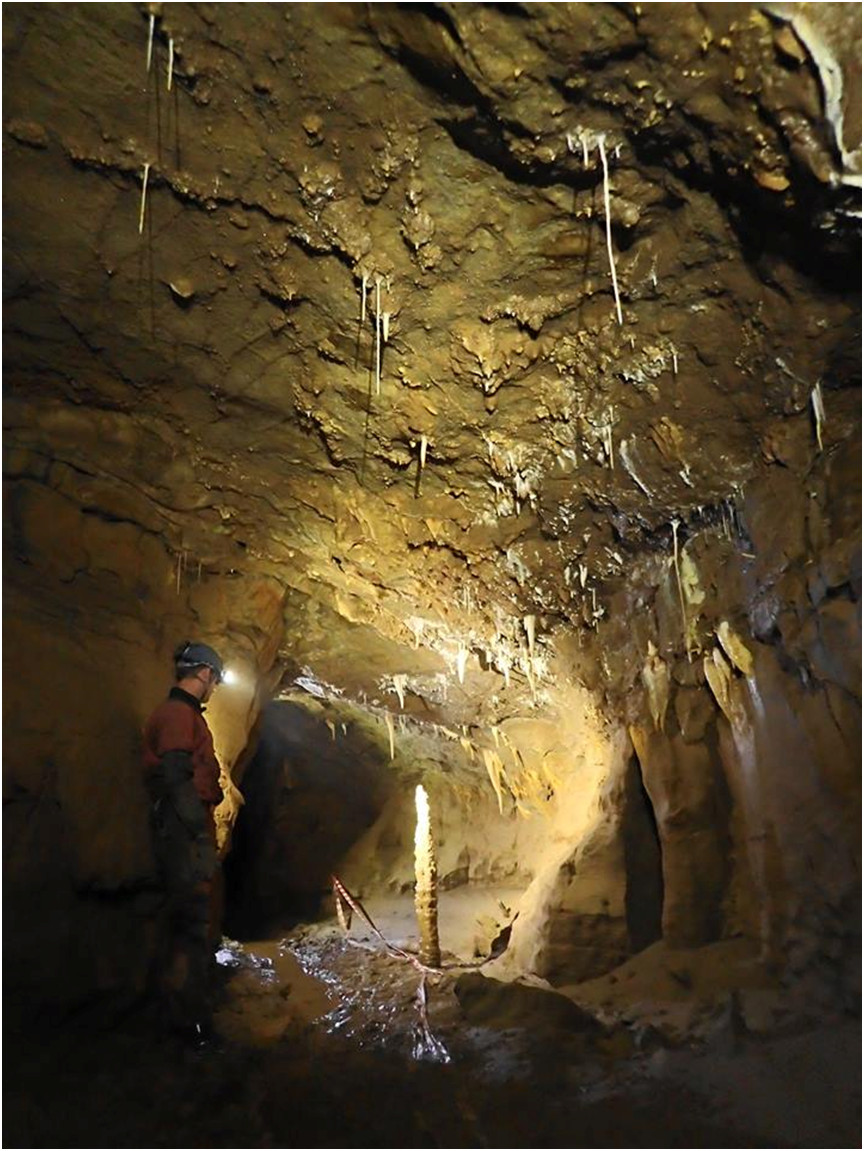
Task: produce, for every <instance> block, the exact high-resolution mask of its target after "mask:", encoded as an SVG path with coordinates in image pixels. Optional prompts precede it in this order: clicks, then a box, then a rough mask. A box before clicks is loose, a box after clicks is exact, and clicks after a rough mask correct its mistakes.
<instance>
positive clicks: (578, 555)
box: [3, 4, 861, 999]
mask: <svg viewBox="0 0 864 1151" xmlns="http://www.w3.org/2000/svg"><path fill="white" fill-rule="evenodd" d="M151 16H152V17H153V19H152V22H151V19H150V17H151ZM151 28H152V31H153V41H152V44H151V45H150V55H151V57H152V59H151V67H150V68H149V70H148V67H147V65H146V63H145V61H146V59H147V53H148V48H147V45H148V31H149V30H150V29H151ZM3 30H4V97H5V101H4V125H3V128H4V131H3V147H4V158H5V159H6V173H7V179H6V181H5V182H4V221H5V224H6V244H5V246H4V277H5V279H4V291H5V296H4V300H5V306H4V333H5V342H4V359H5V376H4V386H5V389H6V394H5V402H4V427H5V435H4V469H5V470H4V491H5V496H6V504H5V513H4V514H5V520H4V523H5V527H6V530H5V533H4V546H5V549H6V550H5V559H4V562H5V571H4V576H5V580H6V599H5V604H4V610H5V615H6V620H7V623H6V626H7V644H6V647H5V648H4V658H5V661H6V664H5V668H4V676H5V681H6V684H5V686H6V691H7V707H6V709H5V716H4V727H5V733H6V738H7V759H6V763H5V765H4V799H5V802H6V808H5V812H6V819H7V826H8V827H9V829H10V831H9V834H8V836H7V839H6V841H5V843H6V852H7V857H8V866H7V877H6V882H7V888H8V891H9V893H10V903H9V905H8V906H9V908H11V909H14V911H15V915H16V918H19V919H20V921H21V922H22V923H23V924H24V925H25V926H24V927H23V928H22V929H21V930H20V931H16V932H15V933H14V934H13V935H12V936H11V938H9V939H8V943H7V945H8V947H9V952H8V955H9V963H10V968H9V969H10V971H11V972H12V973H13V975H14V979H13V983H15V984H16V985H17V984H20V985H21V986H22V987H26V988H28V989H29V990H30V991H31V992H32V993H33V996H34V997H44V998H56V999H70V998H74V997H76V996H80V995H82V994H85V993H86V991H87V988H88V987H89V988H103V989H104V988H120V987H122V986H123V985H124V984H133V985H134V986H135V987H140V986H141V984H142V980H143V971H144V967H145V962H144V956H145V954H146V951H147V943H146V939H147V937H148V932H151V931H152V926H151V921H152V900H151V893H150V888H149V883H150V880H149V869H150V862H149V857H148V848H147V842H146V834H145V831H144V814H145V812H144V797H143V792H142V790H141V788H140V785H139V781H138V777H137V774H136V767H135V764H136V761H137V743H136V740H137V734H136V733H137V732H138V731H139V730H140V725H141V723H142V722H143V719H144V717H145V716H146V714H147V712H148V710H149V709H150V707H151V706H152V705H153V704H154V703H155V702H156V700H157V699H158V698H159V696H160V695H161V694H162V692H163V691H164V688H165V687H166V686H167V678H168V677H167V666H168V657H169V654H170V651H171V649H172V648H173V646H174V644H175V643H176V642H177V641H178V640H179V639H182V638H185V637H186V635H188V634H190V633H191V632H196V633H198V634H199V635H202V637H203V638H209V639H211V640H212V641H213V642H214V643H215V644H216V646H217V647H220V648H226V653H227V654H228V656H229V657H230V658H231V659H232V660H234V661H236V662H237V664H238V666H240V667H241V668H243V669H244V670H245V674H246V685H245V688H241V690H239V691H238V692H237V693H236V694H234V695H231V696H230V697H229V696H227V695H222V696H221V698H220V699H219V700H218V701H217V703H216V704H214V708H213V713H212V718H213V723H214V728H215V730H216V735H217V743H218V745H219V748H220V751H221V752H222V754H223V757H224V760H225V763H226V766H228V767H229V768H231V767H232V766H233V767H234V769H235V774H236V779H237V782H238V783H239V784H240V787H241V789H242V786H243V782H242V777H243V775H244V773H245V772H246V771H247V770H250V765H251V764H252V762H253V760H252V751H253V749H252V748H251V747H250V748H249V749H248V751H247V752H246V753H244V752H243V751H242V749H243V747H244V745H245V743H246V741H247V739H248V732H249V731H250V729H251V728H252V725H253V723H254V719H255V713H256V709H257V707H258V705H259V703H260V702H261V700H262V699H263V698H264V697H266V696H267V694H268V690H269V688H270V687H271V686H274V687H275V679H276V678H277V673H276V672H274V676H273V680H274V683H273V684H271V682H270V681H269V680H268V676H269V675H270V669H271V668H276V667H277V664H278V669H284V670H285V677H284V681H283V684H282V688H281V689H280V690H281V692H282V694H284V693H285V692H286V691H287V692H288V696H287V697H286V698H289V697H290V698H289V702H291V701H293V702H294V703H296V698H295V696H294V695H292V692H293V691H294V687H295V686H296V683H297V681H298V679H299V678H308V677H309V676H312V677H313V678H314V677H317V681H318V682H319V683H323V684H324V685H325V696H326V706H325V707H324V708H323V710H322V711H321V714H316V715H313V716H312V719H311V720H309V724H308V725H307V726H304V725H303V724H301V725H300V726H299V727H298V731H300V732H301V733H302V739H301V740H300V743H299V744H297V745H296V746H295V748H294V751H293V753H292V754H291V755H289V756H287V757H286V759H287V763H288V767H287V768H285V762H283V763H280V764H277V765H276V766H274V767H273V769H272V774H271V775H269V776H268V777H267V779H268V784H267V788H265V792H266V793H267V794H272V792H269V791H268V788H273V789H274V791H275V792H276V795H277V800H276V803H277V807H276V812H275V814H274V813H273V812H272V811H270V810H269V807H268V806H267V804H265V808H267V811H266V812H265V815H266V820H267V821H268V822H267V826H268V828H269V829H270V830H268V831H267V835H266V836H265V838H266V840H267V851H268V852H270V855H269V856H268V855H267V854H266V853H265V855H263V856H262V857H261V858H260V859H259V860H258V861H257V862H256V863H255V864H254V866H253V867H252V869H251V870H250V872H249V875H248V876H247V877H246V879H247V883H249V882H252V880H253V877H254V887H255V890H256V892H257V891H258V890H259V889H260V893H261V895H262V903H263V910H266V911H267V914H271V913H272V914H275V913H276V911H278V909H279V907H280V906H281V905H282V903H283V902H284V900H285V898H286V894H287V896H289V897H294V896H297V895H298V894H304V893H305V895H308V896H311V895H312V894H314V892H313V888H314V890H315V891H317V890H318V889H319V886H320V883H321V875H322V874H323V871H324V868H323V860H319V859H317V858H316V855H315V848H314V844H315V842H316V837H317V836H319V835H321V834H326V830H327V825H328V821H329V825H330V830H333V828H334V827H335V825H336V822H337V821H338V818H339V815H338V805H337V803H336V799H335V796H336V795H338V789H333V788H325V789H322V790H321V792H320V794H319V795H318V796H316V795H315V794H312V793H314V791H315V787H314V779H315V776H314V763H315V753H314V751H312V750H310V749H311V748H314V747H321V746H322V744H321V740H322V739H323V740H324V743H325V744H326V745H327V754H326V756H325V755H323V752H322V757H323V759H324V760H325V761H326V765H327V768H328V770H329V771H335V770H336V768H337V767H338V765H339V763H340V762H341V758H340V757H341V756H342V755H343V753H344V755H345V756H346V758H347V761H348V762H349V763H350V760H351V757H352V756H357V757H358V762H360V763H361V764H362V765H363V770H361V772H360V774H359V776H358V777H357V780H356V783H357V786H358V787H361V786H362V787H363V788H366V787H367V786H368V789H369V791H370V793H371V795H372V796H373V797H374V802H373V803H372V804H371V806H368V807H363V814H362V818H358V819H356V820H353V821H349V822H348V823H347V824H345V825H343V826H342V827H341V829H340V832H339V836H338V837H336V838H337V840H338V843H339V844H340V850H341V846H342V845H344V847H345V851H346V857H345V858H344V859H343V860H342V861H341V863H340V866H341V865H343V864H344V867H345V870H346V875H348V876H350V877H351V881H352V882H354V883H356V884H357V885H358V886H359V887H360V888H362V889H363V890H367V889H368V890H370V891H374V890H386V889H389V888H391V887H393V886H395V887H397V888H398V887H404V885H405V884H406V883H409V882H410V866H409V856H410V824H411V812H410V805H409V803H408V801H407V798H406V797H407V796H408V794H409V792H410V788H411V786H412V785H413V782H416V780H417V779H419V778H424V777H425V778H427V779H428V780H429V783H430V788H431V789H432V790H433V793H435V796H436V803H437V807H438V810H439V812H440V815H441V819H442V829H443V830H442V835H441V840H442V842H441V850H442V866H443V869H444V872H445V874H447V875H451V876H464V877H465V878H466V879H467V881H468V882H469V883H483V882H495V883H498V882H501V881H507V882H510V881H515V882H516V883H517V884H518V885H520V886H522V888H523V892H524V894H523V900H524V905H523V907H522V910H521V912H520V916H519V919H518V920H517V921H516V925H515V926H514V933H513V942H512V947H511V954H512V962H513V970H514V971H525V970H527V971H534V972H535V973H537V974H541V975H547V976H549V977H550V978H554V979H556V980H566V979H568V978H581V977H584V976H585V975H586V974H590V973H594V972H596V971H597V970H600V969H602V968H603V967H604V966H609V965H612V964H614V963H615V962H617V961H618V959H620V957H621V956H622V955H623V954H625V953H627V952H629V951H632V950H633V949H634V948H636V947H638V946H643V945H644V944H645V943H646V942H649V941H650V940H651V939H652V938H653V937H654V934H655V933H656V931H658V930H661V931H662V933H663V936H664V938H665V939H666V940H667V941H668V942H669V943H670V944H672V945H674V946H687V947H692V946H698V945H701V944H704V943H708V942H710V941H712V940H714V939H718V938H725V937H728V936H730V935H739V934H740V935H743V936H745V937H746V938H748V939H752V940H753V942H754V944H755V945H756V946H757V947H759V948H761V949H762V951H763V953H764V955H765V956H766V958H769V959H770V960H771V962H772V963H774V964H776V965H779V966H780V967H782V968H786V969H789V970H793V969H794V970H795V971H798V972H806V971H810V970H819V971H824V972H825V973H826V974H827V976H828V978H829V980H831V979H833V980H834V981H835V983H836V982H837V981H838V980H839V982H840V983H841V984H843V983H844V981H846V980H847V978H848V976H849V973H850V967H854V964H855V955H856V954H857V952H856V948H857V947H858V944H857V941H856V938H855V936H856V932H857V926H856V921H855V914H854V912H853V910H850V909H852V908H854V903H855V892H856V891H857V889H858V884H859V871H860V850H859V843H860V832H859V819H858V813H859V812H860V782H859V775H858V765H859V763H860V699H861V693H860V659H859V652H860V591H861V580H860V548H861V539H860V404H861V399H860V227H859V220H860V131H861V117H860V25H859V23H858V21H857V14H856V10H855V9H854V8H853V6H851V5H837V4H823V5H818V6H810V7H807V6H802V5H791V6H783V7H782V8H780V7H779V6H775V5H760V6H755V5H752V6H749V5H675V6H674V8H673V7H672V6H671V5H670V6H667V5H664V4H652V5H644V6H639V5H630V4H620V5H619V4H614V5H600V4H590V5H588V4H584V5H583V4H572V5H560V4H555V5H545V4H536V5H531V6H522V5H498V6H496V5H475V4H460V5H448V4H434V5H422V6H420V5H413V6H407V7H405V6H399V5H391V4H376V5H372V6H367V5H358V4H346V5H302V4H301V5H278V4H274V5H259V6H254V7H253V6H249V5H244V6H240V5H231V4H223V5H207V4H174V5H171V6H165V7H163V8H161V9H154V10H153V11H152V12H151V11H150V10H149V9H148V8H145V7H142V6H134V5H107V6H98V7H97V6H94V5H83V4H81V5H79V4H65V5H17V6H13V7H12V8H10V9H9V14H8V18H6V19H4V29H3ZM169 58H170V60H171V62H172V69H173V70H172V73H171V86H170V88H169V86H168V83H167V68H168V60H169ZM601 142H602V144H603V146H604V148H605V157H606V165H608V168H609V172H608V177H609V178H608V180H607V179H606V175H607V173H606V172H605V165H604V163H603V162H602V161H601V152H600V145H601ZM145 177H146V180H145ZM145 182H146V195H145V189H144V184H145ZM607 217H608V223H609V230H608V232H607V227H606V225H607ZM610 251H611V253H612V255H613V258H614V259H615V260H616V261H617V278H616V281H615V289H614V290H613V284H612V279H611V276H610V272H611V268H610V264H609V252H610ZM615 291H618V292H619V295H620V298H618V297H616V295H615ZM379 293H380V296H381V300H382V304H381V307H380V308H379V307H378V302H377V296H378V294H379ZM619 309H620V310H619ZM382 312H383V314H386V316H387V317H388V319H387V328H388V333H387V337H386V338H384V341H383V348H381V347H380V346H377V345H380V343H381V336H382V335H383V333H382V329H381V323H383V316H382V319H381V323H379V314H380V313H382ZM376 342H377V344H376ZM379 352H380V356H379ZM379 361H380V364H381V370H382V375H381V376H380V377H379V374H378V373H377V372H376V364H377V363H378V362H379ZM178 580H179V592H178V590H177V589H178ZM529 621H530V622H529ZM253 680H254V685H253V682H252V681H253ZM397 681H398V683H399V688H398V690H397ZM97 683H98V690H97V689H96V687H95V685H96V684H97ZM397 696H398V697H399V705H398V707H397V702H396V701H397ZM403 696H404V699H403V698H402V697H403ZM343 711H344V713H345V714H343ZM385 711H386V712H389V713H390V715H391V723H393V724H395V729H396V730H395V743H396V749H395V757H394V759H393V760H392V761H391V758H390V752H389V734H388V730H387V727H386V722H385ZM571 713H572V715H571ZM311 714H312V713H310V715H311ZM573 716H575V717H576V718H575V719H574V718H573ZM591 716H595V717H596V716H602V717H604V719H603V720H602V721H600V720H597V719H590V718H586V717H591ZM328 719H329V720H330V722H332V723H333V730H334V731H335V733H336V739H335V740H334V739H332V733H331V730H330V728H329V727H328V722H327V721H328ZM343 720H344V721H345V722H346V726H347V728H348V731H347V732H344V733H343V732H342V729H341V723H342V722H343ZM403 721H404V726H403ZM583 721H584V724H585V726H584V727H582V726H580V725H582V724H583ZM305 723H306V721H305V720H304V724H305ZM352 724H353V725H354V726H353V727H352ZM574 724H575V727H574V726H572V725H574ZM550 726H551V728H552V729H556V731H557V729H559V728H560V729H561V732H563V733H566V738H564V739H563V746H562V747H557V743H559V742H562V738H561V737H560V736H559V735H557V734H555V731H550ZM508 732H509V733H510V734H509V735H508V739H509V740H510V744H509V745H508V744H506V743H504V742H503V740H502V733H503V734H507V733H508ZM349 733H350V734H349ZM496 733H497V734H496ZM343 737H344V738H343ZM328 740H329V741H330V742H329V743H328ZM463 741H464V743H463ZM295 742H296V741H295ZM330 744H333V746H332V747H331V746H330ZM106 749H107V751H106ZM337 749H338V751H337ZM486 753H488V754H486ZM517 753H518V754H517ZM634 755H635V759H634ZM495 757H497V758H495ZM106 762H107V766H106ZM277 767H278V770H277ZM280 773H281V774H280ZM292 773H293V774H292ZM502 773H503V775H502ZM634 773H636V774H634ZM637 775H638V778H637ZM298 778H299V780H300V784H301V785H302V786H299V787H298V786H296V785H297V780H298ZM292 780H293V782H292ZM310 780H311V781H312V783H311V784H310V786H309V788H308V789H307V787H306V785H307V783H309V781H310ZM285 781H287V786H283V784H284V783H285ZM250 782H251V779H250ZM511 784H512V787H511ZM352 786H353V785H352ZM496 787H497V790H498V791H499V792H500V794H501V798H500V801H499V798H498V796H497V795H496ZM349 791H350V789H349ZM324 792H326V793H327V795H326V796H325V795H324ZM645 796H647V797H648V802H649V803H650V810H648V809H647V808H646V807H645V798H644V797H645ZM319 799H321V800H322V802H323V809H321V806H320V805H319ZM239 803H240V799H239V798H238V796H237V795H235V794H233V793H232V796H231V799H230V800H229V801H228V802H227V803H226V805H225V808H224V809H223V811H222V812H221V813H220V824H221V828H220V829H221V834H222V838H223V842H224V844H225V845H226V847H227V846H228V844H229V842H230V828H231V823H232V819H233V816H234V815H236V811H237V806H238V804H239ZM251 806H252V804H251V802H250V807H251ZM361 806H362V805H361ZM520 808H521V809H524V811H523V810H520ZM247 814H249V813H247ZM319 816H320V820H319ZM316 820H319V822H316ZM370 821H371V822H370ZM250 822H251V816H250ZM298 824H299V825H300V826H299V832H300V834H299V836H298V834H297V833H298ZM655 826H656V835H657V841H656V842H659V847H660V852H661V855H660V860H659V865H660V871H661V873H662V874H661V875H660V876H659V877H657V875H656V874H655V873H656V870H657V865H658V860H657V857H656V843H655V839H654V828H655ZM274 828H275V829H276V830H275V831H274V830H273V829H274ZM280 829H281V830H280ZM271 832H272V834H271ZM355 835H356V836H357V838H356V839H355V840H354V842H353V843H349V840H351V839H352V838H353V837H354V836H355ZM301 845H302V850H301ZM268 861H269V862H268ZM637 861H641V862H637ZM313 865H314V866H313ZM643 867H644V868H646V869H647V871H649V872H650V873H651V875H652V876H653V878H652V880H651V882H650V883H648V884H644V885H643V883H642V879H641V871H642V868H643ZM274 873H275V874H274ZM271 879H273V882H272V883H271V882H270V880H271ZM304 884H305V887H304ZM268 885H269V886H268ZM661 887H662V891H661V890H660V888H661ZM247 890H248V889H247ZM34 893H35V895H37V896H38V901H37V900H36V899H34V898H33V896H34ZM292 893H293V895H292ZM661 897H662V907H661V906H660V901H661ZM37 902H38V906H39V907H40V908H42V907H44V908H45V909H46V913H45V915H37V914H34V908H35V907H36V906H37ZM643 903H644V907H645V908H646V909H647V910H646V911H645V914H644V916H643V918H642V920H639V917H638V916H637V915H636V909H637V907H638V906H642V905H643ZM8 936H9V933H7V937H8ZM57 939H61V940H63V949H62V954H63V955H64V956H66V955H68V956H69V959H68V962H61V960H60V958H59V955H60V952H59V951H58V950H57V948H56V946H55V944H56V941H57ZM92 939H98V940H100V941H101V942H100V945H99V946H98V947H93V946H91V945H90V941H91V940H92ZM140 939H144V940H145V942H144V944H143V945H142V946H140V947H139V944H138V940H140ZM124 948H125V949H126V950H124ZM129 951H134V955H130V954H129V953H128V952H129Z"/></svg>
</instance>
